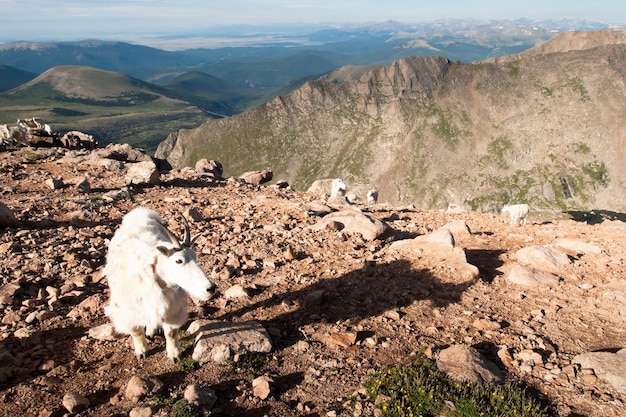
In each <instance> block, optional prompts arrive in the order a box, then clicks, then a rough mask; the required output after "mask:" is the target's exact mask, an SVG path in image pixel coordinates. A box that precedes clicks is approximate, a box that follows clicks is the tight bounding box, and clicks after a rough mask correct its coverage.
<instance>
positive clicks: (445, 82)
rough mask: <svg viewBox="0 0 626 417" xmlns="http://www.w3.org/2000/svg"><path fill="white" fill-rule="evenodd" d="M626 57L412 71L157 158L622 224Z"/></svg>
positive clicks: (384, 72)
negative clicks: (569, 211)
mask: <svg viewBox="0 0 626 417" xmlns="http://www.w3.org/2000/svg"><path fill="white" fill-rule="evenodd" d="M625 54H626V45H623V44H619V43H618V44H610V45H604V46H600V47H596V48H591V49H586V50H579V51H569V52H560V53H556V52H555V53H546V54H541V55H535V56H528V57H526V56H520V57H519V58H516V59H512V60H510V61H507V60H502V61H501V62H484V61H481V62H476V63H471V64H464V63H460V62H452V61H449V60H448V59H446V58H435V57H409V58H403V59H401V60H398V61H396V62H394V63H393V64H392V65H390V66H386V67H382V68H379V69H376V70H373V71H370V72H366V73H364V74H363V75H362V76H361V77H360V78H359V79H358V80H356V81H349V82H343V83H337V82H328V81H322V80H317V81H310V82H308V83H306V84H305V85H303V86H302V87H301V88H300V89H298V90H296V91H294V92H292V93H291V94H288V95H286V96H281V97H277V98H276V99H274V100H272V101H270V102H268V103H267V104H265V105H262V106H259V107H257V108H254V109H250V110H248V111H246V112H244V113H243V114H240V115H235V116H233V117H231V118H229V119H225V120H219V121H207V122H205V123H204V124H203V125H202V126H200V127H198V128H196V129H192V130H180V131H179V132H177V133H175V134H172V135H170V137H169V138H168V139H167V140H166V142H165V143H163V144H161V145H160V146H159V149H160V150H159V149H158V150H157V153H156V154H155V156H158V157H162V158H166V159H168V161H169V162H170V163H171V164H172V166H174V167H182V166H185V165H193V164H194V163H195V161H196V160H197V159H200V158H203V157H204V158H209V159H217V160H220V161H221V162H223V164H224V166H225V167H229V169H230V170H231V171H230V172H229V174H232V175H236V174H238V173H240V172H243V171H247V170H252V169H267V168H270V169H272V170H273V171H274V175H275V178H283V179H286V180H287V181H289V182H290V183H291V184H293V185H294V187H296V188H297V189H306V188H308V186H309V185H310V183H312V182H313V181H314V180H315V179H318V178H324V177H342V178H344V180H346V182H348V184H349V186H352V188H353V190H355V191H356V192H357V194H361V195H363V194H364V190H366V189H369V188H377V189H379V191H380V196H381V199H382V201H388V202H390V203H394V204H397V203H414V204H416V205H419V206H423V207H428V208H445V207H446V206H447V205H448V204H461V205H464V206H466V207H468V208H471V209H474V210H480V211H493V210H496V208H497V207H498V206H501V205H502V204H503V203H505V202H510V201H520V202H529V203H532V204H533V205H534V206H535V207H537V208H541V209H563V208H566V207H587V208H589V207H591V208H593V207H603V208H607V209H615V210H618V211H619V210H624V206H623V200H622V199H621V198H622V197H623V196H624V192H623V184H624V183H625V181H626V178H625V177H624V174H623V171H624V170H623V167H624V166H626V160H625V159H624V155H623V152H621V151H620V150H619V143H623V140H624V139H623V138H624V131H623V114H626V98H625V97H624V93H623V91H624V89H623V88H621V89H620V88H619V86H623V85H624V83H625V81H624V80H625V79H626V74H625V72H624V69H622V67H621V66H620V65H623V64H624V63H625V59H626V58H625V56H626V55H625ZM613 86H615V87H613ZM620 120H621V122H620ZM235 155H236V156H235ZM242 155H243V156H242ZM596 204H597V205H599V206H596Z"/></svg>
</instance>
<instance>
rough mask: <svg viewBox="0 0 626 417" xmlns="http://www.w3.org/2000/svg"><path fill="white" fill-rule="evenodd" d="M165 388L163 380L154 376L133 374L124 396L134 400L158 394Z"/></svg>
mask: <svg viewBox="0 0 626 417" xmlns="http://www.w3.org/2000/svg"><path fill="white" fill-rule="evenodd" d="M161 389H163V382H161V381H160V380H159V379H158V378H156V377H153V376H146V377H142V376H137V375H135V376H133V377H132V378H131V379H130V381H128V384H127V385H126V390H125V391H124V396H125V397H126V398H127V399H128V400H131V401H133V402H137V401H139V399H140V398H143V397H145V396H147V395H149V394H156V393H157V392H159V391H160V390H161Z"/></svg>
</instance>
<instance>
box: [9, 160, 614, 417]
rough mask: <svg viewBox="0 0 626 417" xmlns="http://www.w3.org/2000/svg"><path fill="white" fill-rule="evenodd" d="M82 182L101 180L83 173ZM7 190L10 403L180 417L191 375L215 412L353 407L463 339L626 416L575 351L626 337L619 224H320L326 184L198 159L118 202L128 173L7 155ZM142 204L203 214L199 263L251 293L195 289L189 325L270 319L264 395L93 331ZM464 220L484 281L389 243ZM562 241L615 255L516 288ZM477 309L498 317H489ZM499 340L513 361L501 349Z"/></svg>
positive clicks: (589, 412) (550, 396) (493, 217)
mask: <svg viewBox="0 0 626 417" xmlns="http://www.w3.org/2000/svg"><path fill="white" fill-rule="evenodd" d="M31 156H32V155H31ZM51 178H55V179H58V178H62V179H63V181H64V182H65V184H66V185H67V186H66V187H64V188H62V189H56V190H53V189H52V188H51V187H50V186H48V185H47V184H46V180H49V179H51ZM83 178H84V179H86V180H87V181H88V183H89V186H90V190H88V191H85V190H80V189H78V188H77V187H75V186H74V185H73V184H75V183H78V182H79V180H80V179H83ZM0 185H1V192H2V194H1V196H2V197H1V200H0V201H1V202H2V203H4V204H5V205H6V206H8V207H9V208H10V209H11V210H12V211H13V212H14V213H15V216H16V217H17V219H18V221H19V223H18V225H17V226H16V227H10V228H5V229H0V317H1V318H2V322H1V323H0V415H6V416H18V415H19V416H61V415H65V414H66V413H67V411H66V410H65V409H64V408H63V405H62V400H63V397H64V395H65V394H67V393H69V392H76V393H79V394H81V395H83V396H85V397H86V398H87V399H88V400H89V402H90V406H89V408H88V410H87V411H85V412H83V413H82V415H89V416H116V415H117V416H126V415H128V414H129V412H130V411H131V410H132V409H134V408H135V407H139V406H150V407H152V410H153V413H154V414H153V415H170V414H171V413H172V407H173V404H174V402H175V401H176V399H179V398H181V397H182V393H183V391H184V389H185V388H186V387H187V386H188V385H190V384H200V385H202V386H204V387H206V388H210V389H213V390H214V391H215V392H216V394H217V398H218V401H217V403H216V405H215V407H214V408H213V410H212V414H213V415H228V416H235V415H236V416H259V417H260V416H295V415H297V416H326V415H333V410H334V413H335V415H340V414H341V413H342V407H341V404H342V403H343V402H344V401H345V400H346V399H347V398H349V397H350V396H352V395H354V394H355V392H357V391H358V390H359V389H360V388H361V384H362V382H364V381H365V380H366V379H367V378H368V375H369V373H370V372H371V371H372V370H373V369H383V368H384V367H386V366H390V365H398V364H410V363H411V362H412V361H414V360H415V358H416V355H418V354H419V353H420V352H426V353H427V354H429V355H433V356H436V353H437V352H438V351H439V350H441V349H443V348H445V347H447V346H450V345H452V344H466V345H470V346H473V347H475V348H477V349H478V350H479V351H480V352H482V353H484V354H485V355H487V357H489V358H490V359H491V360H493V361H495V362H496V363H497V364H498V365H499V366H500V367H501V368H502V370H503V371H505V372H506V373H507V375H508V377H509V378H511V379H515V380H517V381H519V382H520V383H523V384H524V385H526V386H528V387H529V388H531V389H532V390H534V391H535V392H536V395H537V396H538V397H540V398H542V399H543V400H544V401H546V402H547V403H550V404H551V405H552V407H553V409H554V410H555V413H556V414H557V415H560V416H572V417H573V416H619V415H626V408H625V407H624V403H623V401H624V398H623V396H622V395H621V394H620V393H618V392H616V390H615V389H614V388H613V387H612V386H611V385H609V384H608V383H607V382H606V380H605V379H604V378H603V376H602V375H594V374H593V372H590V371H589V370H581V369H579V368H578V367H577V366H576V365H572V363H571V359H572V358H573V357H574V356H575V355H577V354H580V353H584V352H589V351H597V350H610V351H615V350H616V349H618V348H622V347H625V346H626V333H625V331H624V326H623V322H624V315H625V314H626V304H625V302H626V301H624V300H625V299H626V297H623V293H624V289H626V281H625V279H626V274H625V269H626V266H625V259H626V240H625V239H624V231H625V230H626V229H625V228H623V227H621V228H620V224H623V223H622V222H619V221H605V222H602V223H600V224H588V223H584V222H577V221H574V220H552V221H547V220H540V219H539V218H538V217H537V216H536V215H535V217H533V216H534V214H533V213H531V215H530V217H529V222H528V224H526V225H524V226H520V227H516V226H510V225H509V223H508V219H507V218H505V217H503V216H501V215H499V214H477V213H446V212H443V211H424V210H420V209H419V208H414V207H391V206H386V205H384V204H377V205H372V206H367V207H366V209H367V210H368V211H369V212H370V213H371V214H373V215H374V216H375V217H377V218H379V219H381V220H383V221H385V222H386V223H387V224H388V225H389V226H390V230H389V232H388V233H387V234H385V235H384V236H383V238H381V239H377V240H375V241H369V242H368V241H365V240H363V239H362V238H361V236H360V235H355V234H347V233H344V232H342V231H337V230H332V228H327V229H324V230H321V231H315V232H312V231H307V230H306V229H305V228H306V226H307V225H310V224H313V223H315V222H316V221H317V220H319V218H317V217H316V216H314V215H311V214H310V212H309V210H307V207H309V205H310V204H312V203H313V202H315V201H323V200H321V199H320V197H319V196H315V195H311V194H307V193H301V192H296V191H293V190H290V189H288V188H287V189H279V188H278V187H275V186H256V185H250V184H241V183H240V182H237V181H234V180H214V179H212V178H210V177H208V176H203V175H200V174H198V173H196V172H195V171H193V170H182V171H172V172H169V173H163V174H162V175H161V185H158V186H149V187H136V188H132V189H130V192H131V194H132V200H131V199H122V200H118V201H109V200H107V199H104V198H102V196H103V195H104V194H105V193H106V192H108V191H111V190H119V189H122V188H124V187H125V184H124V175H123V173H122V172H115V171H109V170H106V169H105V168H102V167H94V166H89V165H82V164H67V163H59V162H58V158H57V157H55V156H51V157H47V158H43V159H40V160H32V158H29V155H28V154H26V153H24V152H3V153H1V154H0ZM138 205H143V206H147V207H150V208H152V209H154V210H156V211H157V212H159V213H160V214H161V216H162V217H163V218H164V219H166V221H167V222H168V223H169V226H170V228H171V229H172V230H176V231H179V230H181V226H180V224H179V223H178V221H177V216H178V213H184V212H189V210H190V209H192V211H193V210H195V211H197V213H199V214H200V215H201V216H200V218H197V217H198V216H196V219H195V221H192V222H191V229H192V234H195V233H200V234H201V235H200V237H199V238H198V239H197V241H196V245H195V248H196V251H197V254H198V262H199V264H200V265H201V266H202V268H203V269H204V270H205V271H206V272H207V274H208V275H210V276H211V277H212V278H213V279H214V280H215V281H216V283H217V285H218V287H219V289H220V292H221V294H223V292H224V291H225V290H227V289H228V288H230V287H231V286H233V285H235V284H239V285H241V286H243V287H244V288H245V289H246V290H247V291H248V292H249V294H250V296H249V297H242V298H237V299H232V300H226V299H225V298H224V296H223V295H219V294H218V295H217V296H216V297H214V298H213V299H212V300H210V301H209V302H207V303H206V304H204V305H195V304H193V303H192V302H191V301H190V303H189V310H190V321H191V320H193V319H196V318H199V317H202V318H208V319H212V320H218V321H224V320H227V321H234V322H239V321H247V320H257V321H259V322H260V323H262V324H263V326H264V327H265V328H266V329H267V330H268V332H269V334H270V335H271V337H272V342H273V350H272V352H271V353H270V354H269V356H268V359H267V362H266V363H265V365H264V366H263V368H262V369H261V370H256V372H259V371H260V372H261V373H262V374H264V375H267V376H269V377H271V378H272V380H273V381H274V382H273V383H272V386H273V393H272V395H271V396H270V397H269V398H267V399H264V400H262V399H260V398H258V397H256V396H254V395H253V392H252V386H251V375H250V374H251V372H252V371H251V370H248V369H241V370H237V369H234V370H233V371H230V372H229V370H230V369H231V368H232V367H231V366H230V365H229V364H218V363H212V362H211V363H208V364H206V365H203V366H201V367H196V368H195V369H193V370H191V371H188V370H187V371H183V370H181V369H180V366H179V365H176V364H172V363H170V362H168V360H167V358H166V356H165V345H164V339H163V338H162V337H160V336H156V337H155V339H154V340H153V341H152V342H151V351H150V352H149V355H148V357H147V358H146V359H144V360H141V361H138V360H137V359H136V358H135V356H134V354H133V351H132V343H131V341H130V340H129V339H128V338H125V337H122V338H119V339H116V340H110V341H107V340H103V341H100V340H95V339H93V338H91V337H89V336H88V331H89V329H91V328H93V327H95V326H98V325H101V324H103V323H106V322H107V321H108V320H107V318H106V316H104V313H103V307H104V306H105V305H106V302H107V300H108V288H107V283H106V280H105V279H103V278H102V277H101V275H100V271H101V270H102V268H103V265H104V262H105V255H106V250H107V244H108V240H109V239H110V238H111V237H112V235H113V233H114V231H115V230H116V228H117V227H118V226H119V224H120V222H121V219H122V217H123V215H124V214H125V213H126V212H128V211H129V210H130V209H132V208H134V207H136V206H138ZM336 209H337V208H336ZM459 219H461V220H464V221H465V222H466V223H467V225H468V226H469V228H470V230H471V234H469V235H467V236H465V237H463V238H461V239H457V242H456V246H457V247H460V248H463V249H464V250H465V252H466V255H467V259H468V262H469V263H471V264H473V265H475V266H477V267H478V269H479V271H480V276H479V277H478V278H475V279H474V278H472V279H469V280H468V279H467V277H466V276H465V275H463V274H458V273H457V272H458V271H456V269H455V268H454V267H452V266H450V265H447V264H446V263H445V262H442V260H441V259H438V258H428V257H420V256H404V255H401V254H399V253H397V252H393V251H390V250H389V246H390V244H391V243H392V242H393V241H397V240H400V239H409V238H414V237H416V236H419V235H424V234H428V233H430V232H432V231H434V230H437V229H438V228H440V227H441V226H444V225H445V224H447V223H449V222H451V221H454V220H459ZM192 220H193V219H192ZM607 224H608V225H611V227H607ZM559 238H570V239H575V240H579V241H583V242H587V243H591V244H594V245H597V246H598V247H600V248H602V253H601V254H595V255H590V254H585V255H579V254H570V259H571V261H572V263H571V264H570V265H569V266H567V267H565V268H563V270H562V271H560V272H559V273H558V274H557V275H558V277H559V280H558V283H557V284H555V285H552V286H538V287H521V286H519V285H515V284H513V283H511V282H509V281H508V280H507V279H506V276H507V273H508V272H509V271H510V270H511V268H512V267H513V266H514V265H515V264H516V252H517V251H518V250H519V249H520V248H523V247H526V246H530V245H546V244H552V243H554V241H555V240H556V239H559ZM319 291H323V292H319ZM607 294H613V295H614V296H612V297H611V296H607ZM615 294H618V295H615ZM619 294H622V296H621V298H620V296H619ZM79 305H80V307H78V306H79ZM478 319H486V320H484V321H483V323H484V322H487V323H498V326H496V327H499V328H495V329H492V330H489V329H485V328H484V327H483V326H480V325H478V324H476V323H478V322H477V320H478ZM343 332H354V333H356V334H357V341H356V342H355V343H353V344H350V343H348V344H343V343H337V338H333V335H340V334H342V333H343ZM502 348H506V349H508V351H509V352H510V353H511V356H512V358H513V359H514V360H513V361H512V362H511V363H507V364H505V363H503V362H502V361H501V360H499V358H498V356H497V355H496V352H497V351H498V350H500V349H502ZM191 349H192V347H191V346H189V347H188V348H187V350H186V351H185V352H184V356H185V357H189V356H190V355H191ZM525 349H533V350H535V351H540V352H542V353H543V354H544V358H545V361H544V363H543V364H534V366H530V367H528V366H527V367H524V366H521V365H522V364H521V362H520V361H517V360H515V358H516V357H517V354H518V353H519V352H522V351H524V350H525ZM134 375H143V376H155V377H157V378H159V379H160V380H161V381H162V382H163V383H164V391H163V392H162V393H161V394H160V395H157V396H151V397H149V398H144V399H141V400H140V401H139V402H137V403H134V402H132V401H130V400H128V399H126V398H125V396H124V389H125V387H126V384H127V383H128V381H129V380H130V379H131V377H133V376H134ZM255 376H256V375H255ZM357 399H358V401H359V402H360V405H359V407H360V408H361V409H363V410H364V413H366V412H368V410H369V411H371V410H372V405H371V404H369V403H368V402H367V399H366V398H364V397H363V396H359V395H357ZM344 412H345V415H350V414H349V413H351V412H353V411H352V410H344ZM329 413H330V414H329ZM357 415H358V413H357Z"/></svg>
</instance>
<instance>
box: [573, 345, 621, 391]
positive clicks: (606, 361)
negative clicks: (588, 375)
mask: <svg viewBox="0 0 626 417" xmlns="http://www.w3.org/2000/svg"><path fill="white" fill-rule="evenodd" d="M572 362H573V363H578V364H580V366H581V367H582V368H583V369H593V371H594V372H595V374H596V375H598V376H600V377H604V379H605V380H606V382H608V383H609V384H611V386H613V388H615V390H616V391H618V392H619V393H620V394H622V395H624V394H626V349H620V350H618V351H617V352H616V353H612V352H588V353H581V354H580V355H576V356H575V357H574V359H572Z"/></svg>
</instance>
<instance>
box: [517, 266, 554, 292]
mask: <svg viewBox="0 0 626 417" xmlns="http://www.w3.org/2000/svg"><path fill="white" fill-rule="evenodd" d="M506 279H507V281H509V282H511V283H513V284H517V285H521V286H524V287H539V286H544V285H545V286H552V285H556V284H557V283H558V282H559V278H558V277H557V276H556V275H553V274H551V273H549V272H546V271H540V270H538V269H534V268H527V267H525V266H522V265H515V266H513V268H511V271H510V272H509V274H508V275H507V277H506Z"/></svg>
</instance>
